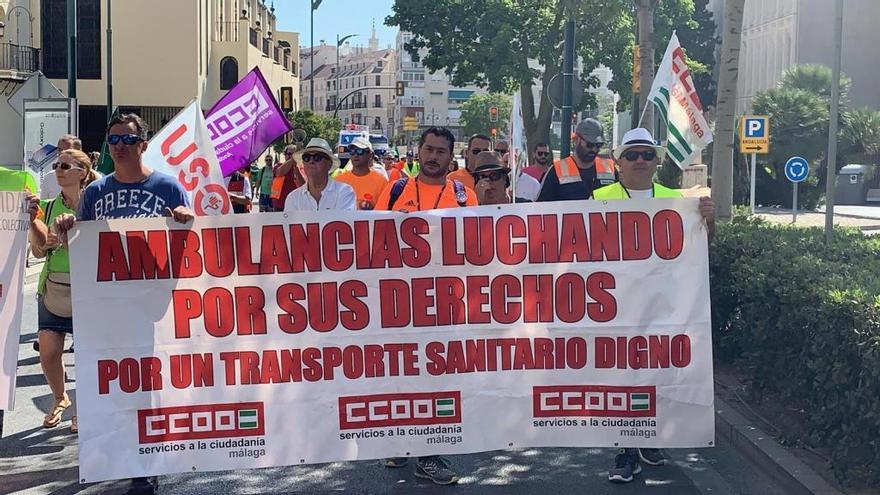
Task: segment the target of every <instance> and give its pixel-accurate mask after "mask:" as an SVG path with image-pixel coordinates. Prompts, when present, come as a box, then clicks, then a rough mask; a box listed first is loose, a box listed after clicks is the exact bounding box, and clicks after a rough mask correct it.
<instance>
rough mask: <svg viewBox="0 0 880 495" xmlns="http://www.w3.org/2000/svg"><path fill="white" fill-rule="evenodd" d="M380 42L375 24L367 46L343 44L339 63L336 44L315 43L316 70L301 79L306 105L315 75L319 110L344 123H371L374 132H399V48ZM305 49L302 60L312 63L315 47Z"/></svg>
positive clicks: (308, 104)
mask: <svg viewBox="0 0 880 495" xmlns="http://www.w3.org/2000/svg"><path fill="white" fill-rule="evenodd" d="M378 46H379V40H378V39H377V38H376V30H375V28H374V29H373V35H372V37H371V38H370V40H369V43H368V45H367V46H351V45H350V44H348V43H345V44H343V45H342V46H341V47H339V58H338V65H337V58H336V47H335V46H328V45H320V46H316V47H314V48H313V50H314V52H315V70H314V73H313V74H306V75H304V76H303V78H302V81H301V83H300V85H301V87H300V95H301V97H302V102H301V106H302V108H309V106H310V104H311V101H310V94H311V93H310V91H311V87H312V84H311V79H312V78H314V82H315V84H314V87H315V112H316V113H319V114H321V115H328V116H332V115H336V117H338V118H339V120H340V122H342V124H343V125H344V124H359V125H368V126H369V127H370V132H372V133H376V134H384V135H385V136H387V137H388V138H389V139H391V138H392V137H393V135H394V133H395V125H394V107H395V92H394V91H395V81H396V73H397V52H396V51H395V50H392V49H386V50H379V49H378ZM301 53H303V54H304V55H303V58H302V60H301V61H300V63H301V64H310V63H311V62H310V54H311V50H310V49H308V48H303V49H302V51H301ZM319 62H320V65H319ZM337 102H338V105H337Z"/></svg>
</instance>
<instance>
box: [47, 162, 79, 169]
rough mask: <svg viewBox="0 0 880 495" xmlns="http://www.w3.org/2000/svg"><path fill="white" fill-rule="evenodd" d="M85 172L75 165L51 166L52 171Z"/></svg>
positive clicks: (62, 163)
mask: <svg viewBox="0 0 880 495" xmlns="http://www.w3.org/2000/svg"><path fill="white" fill-rule="evenodd" d="M58 169H61V170H85V169H83V168H82V167H77V166H76V165H71V164H69V163H64V162H55V163H53V164H52V170H58Z"/></svg>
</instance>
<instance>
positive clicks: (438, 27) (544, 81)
mask: <svg viewBox="0 0 880 495" xmlns="http://www.w3.org/2000/svg"><path fill="white" fill-rule="evenodd" d="M662 3H663V4H664V7H663V8H661V9H659V10H658V15H657V16H656V17H655V25H656V40H657V46H665V44H664V43H665V40H668V39H669V35H670V34H671V31H672V30H671V27H672V26H681V25H683V24H684V23H686V22H687V21H688V20H689V19H690V16H691V15H693V11H694V1H693V0H668V1H664V2H662ZM665 4H669V6H668V7H666V6H665ZM632 8H633V4H632V1H631V0H577V1H576V0H518V1H516V2H514V1H511V0H484V1H481V2H464V1H461V0H434V1H431V2H415V1H411V0H396V1H395V3H394V6H393V7H392V9H393V12H394V13H393V14H392V15H391V16H389V17H388V18H387V19H386V20H385V23H386V24H388V25H389V26H398V27H400V29H402V30H404V31H410V32H412V33H413V34H414V35H415V36H414V38H413V39H412V41H410V42H409V43H407V44H406V50H407V51H408V52H409V53H410V54H411V55H412V56H413V57H414V58H415V59H421V61H422V62H423V63H424V64H425V66H426V67H427V68H428V69H429V70H431V71H440V70H445V71H446V72H447V73H448V74H450V75H451V80H452V83H453V84H454V85H457V86H464V85H468V84H476V85H478V86H481V87H488V88H489V91H492V92H504V93H510V92H513V91H515V90H517V89H519V90H521V91H520V94H521V98H522V107H523V121H524V123H525V127H526V135H527V139H528V141H529V143H535V142H538V141H545V142H549V140H550V123H551V118H552V114H553V107H552V105H551V104H550V101H549V99H548V98H547V97H546V94H547V91H546V88H547V86H548V85H549V83H550V79H551V78H552V77H553V76H554V75H556V74H558V73H559V72H561V67H562V64H561V62H562V46H563V37H564V33H563V28H564V24H565V21H566V20H568V19H574V20H575V21H576V23H577V24H576V35H575V39H576V45H577V46H576V53H577V56H578V57H579V59H580V61H581V78H582V82H583V83H584V87H585V88H587V89H589V88H591V87H595V86H596V85H597V84H598V81H597V80H596V78H593V77H591V76H590V73H591V72H592V71H593V70H594V69H595V68H596V67H598V66H599V65H600V64H601V65H604V66H605V67H608V68H610V69H611V70H612V71H613V72H614V75H615V77H614V79H613V80H612V81H611V84H610V87H611V89H612V90H613V91H615V92H617V93H619V94H628V92H629V91H630V88H631V85H632V81H631V78H632V48H633V42H634V34H633V27H634V24H633V12H632ZM670 15H672V17H669V16H670ZM437 19H442V20H443V22H437ZM661 49H662V48H661ZM420 52H421V55H422V57H420ZM660 56H662V53H661V54H660ZM530 62H532V64H533V65H534V63H535V62H537V64H538V65H539V66H540V67H541V68H542V69H543V71H542V70H539V69H536V68H533V67H532V66H530V65H529V63H530ZM536 83H537V84H539V85H540V86H541V88H543V89H544V90H543V91H541V93H540V94H541V95H544V96H542V97H541V100H540V101H539V102H537V105H536V102H535V101H534V97H533V94H532V86H533V85H534V84H536ZM593 100H594V99H593V98H591V97H589V96H585V98H584V103H582V104H581V106H580V108H576V109H575V110H583V109H585V105H587V104H588V103H589V102H592V101H593ZM627 100H628V99H626V98H624V99H623V102H624V103H623V105H624V106H625V105H626V104H627ZM536 108H537V112H536V111H535V109H536Z"/></svg>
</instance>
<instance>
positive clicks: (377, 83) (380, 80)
mask: <svg viewBox="0 0 880 495" xmlns="http://www.w3.org/2000/svg"><path fill="white" fill-rule="evenodd" d="M381 85H382V76H376V86H381Z"/></svg>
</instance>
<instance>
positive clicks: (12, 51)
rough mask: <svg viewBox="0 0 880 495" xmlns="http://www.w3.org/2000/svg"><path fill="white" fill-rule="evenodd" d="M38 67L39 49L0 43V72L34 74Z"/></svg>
mask: <svg viewBox="0 0 880 495" xmlns="http://www.w3.org/2000/svg"><path fill="white" fill-rule="evenodd" d="M40 67H41V65H40V50H39V48H33V47H30V46H20V45H15V44H12V43H0V70H14V71H18V72H36V71H38V70H40Z"/></svg>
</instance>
